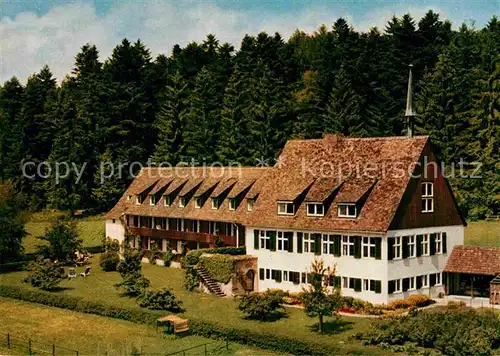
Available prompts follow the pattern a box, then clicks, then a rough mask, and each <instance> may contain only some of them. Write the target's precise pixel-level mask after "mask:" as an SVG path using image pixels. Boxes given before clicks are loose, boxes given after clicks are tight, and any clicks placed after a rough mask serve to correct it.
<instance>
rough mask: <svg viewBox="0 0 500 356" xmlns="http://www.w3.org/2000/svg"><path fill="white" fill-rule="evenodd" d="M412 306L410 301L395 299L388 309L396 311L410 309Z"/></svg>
mask: <svg viewBox="0 0 500 356" xmlns="http://www.w3.org/2000/svg"><path fill="white" fill-rule="evenodd" d="M411 306H412V302H411V301H410V300H408V299H394V300H391V301H390V302H389V304H388V308H389V309H392V310H395V309H409V308H410V307H411Z"/></svg>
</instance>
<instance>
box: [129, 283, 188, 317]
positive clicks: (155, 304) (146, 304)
mask: <svg viewBox="0 0 500 356" xmlns="http://www.w3.org/2000/svg"><path fill="white" fill-rule="evenodd" d="M138 302H139V305H140V306H141V307H143V308H148V309H152V310H168V311H171V312H173V313H179V312H181V311H182V307H181V305H182V302H181V301H180V300H177V299H175V295H174V293H173V292H172V291H171V290H170V289H162V290H159V291H150V290H147V291H146V292H144V294H142V295H141V296H140V297H139V299H138Z"/></svg>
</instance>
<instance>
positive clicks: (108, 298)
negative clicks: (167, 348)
mask: <svg viewBox="0 0 500 356" xmlns="http://www.w3.org/2000/svg"><path fill="white" fill-rule="evenodd" d="M92 268H93V271H92V273H91V275H90V276H89V277H87V278H82V277H78V278H76V279H72V280H70V281H63V282H62V283H61V287H63V288H65V289H64V290H62V291H60V292H56V293H64V294H68V295H72V296H79V297H82V298H85V299H88V300H94V301H99V302H101V303H105V304H113V305H119V306H124V307H125V306H137V304H136V301H135V300H134V299H130V298H126V297H121V296H120V294H119V291H117V290H116V288H115V287H114V286H113V285H114V284H116V283H117V282H119V281H120V280H121V277H120V275H119V274H118V273H116V272H102V271H101V270H100V268H99V266H98V261H97V256H96V257H94V261H93V266H92ZM143 272H144V274H145V276H146V277H147V278H149V279H150V280H151V284H152V287H153V288H162V287H168V288H172V289H173V291H174V293H175V295H176V296H177V297H178V298H179V299H180V300H182V301H183V302H184V304H183V306H184V307H185V309H186V311H185V312H184V313H183V314H182V315H183V316H184V317H186V318H188V319H189V318H196V319H198V320H206V321H210V322H217V323H221V324H223V325H225V326H226V327H229V328H231V327H234V328H239V329H243V330H249V331H256V332H266V333H268V334H270V335H277V336H283V337H287V338H293V339H297V340H302V341H305V342H314V343H319V344H324V345H325V346H329V347H337V348H338V349H339V353H342V354H345V353H358V354H359V353H380V350H379V349H377V348H373V347H366V346H363V345H362V344H361V343H359V342H357V341H351V340H350V339H349V337H350V336H351V335H353V334H354V333H357V332H363V331H366V330H367V329H368V328H369V326H370V324H371V322H372V320H370V319H364V318H348V317H341V318H340V319H339V320H338V322H337V323H335V320H336V319H335V318H327V319H326V322H327V329H330V333H329V334H325V335H318V334H317V333H316V332H314V331H312V329H313V328H315V327H316V323H317V320H316V319H312V318H309V317H307V316H306V315H305V313H304V311H303V310H301V309H296V308H289V309H287V312H288V317H287V318H284V319H281V320H278V321H276V322H257V321H253V320H246V319H244V318H243V315H242V314H241V312H239V311H238V310H237V309H236V307H237V302H236V301H235V300H233V299H232V298H218V297H215V296H213V295H208V294H202V293H195V292H188V291H186V290H184V288H183V287H182V285H183V273H184V272H183V271H182V270H180V269H175V268H165V267H160V266H154V265H149V264H145V265H143ZM25 275H26V272H13V273H8V274H3V275H0V283H2V284H9V285H18V286H19V285H21V286H23V287H25V288H31V287H29V286H28V285H26V284H25V283H23V282H22V279H23V277H24V276H25ZM167 314H168V313H167Z"/></svg>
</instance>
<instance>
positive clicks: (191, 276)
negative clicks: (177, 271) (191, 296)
mask: <svg viewBox="0 0 500 356" xmlns="http://www.w3.org/2000/svg"><path fill="white" fill-rule="evenodd" d="M199 284H200V278H199V276H198V271H196V270H195V269H194V267H187V268H186V269H185V270H184V288H185V289H186V290H188V291H190V292H192V291H194V290H196V288H198V286H199Z"/></svg>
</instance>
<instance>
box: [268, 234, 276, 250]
mask: <svg viewBox="0 0 500 356" xmlns="http://www.w3.org/2000/svg"><path fill="white" fill-rule="evenodd" d="M267 233H268V236H269V249H270V250H271V251H276V231H268V232H267Z"/></svg>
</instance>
